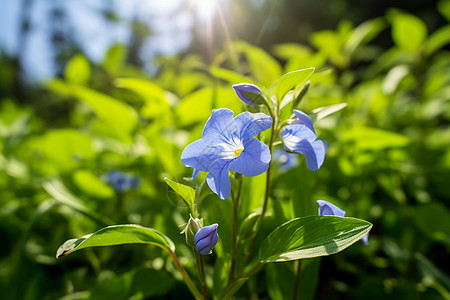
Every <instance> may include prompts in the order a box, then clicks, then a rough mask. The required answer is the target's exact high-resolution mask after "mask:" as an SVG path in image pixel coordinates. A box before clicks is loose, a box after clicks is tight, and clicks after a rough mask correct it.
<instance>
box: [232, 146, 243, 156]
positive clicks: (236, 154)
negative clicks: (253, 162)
mask: <svg viewBox="0 0 450 300" xmlns="http://www.w3.org/2000/svg"><path fill="white" fill-rule="evenodd" d="M242 151H244V148H239V149H236V150H234V154H233V158H236V157H238V156H239V155H241V153H242Z"/></svg>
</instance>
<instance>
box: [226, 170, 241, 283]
mask: <svg viewBox="0 0 450 300" xmlns="http://www.w3.org/2000/svg"><path fill="white" fill-rule="evenodd" d="M238 180H239V185H238V190H237V195H236V196H234V194H231V198H232V200H233V231H232V236H231V267H230V275H229V277H228V284H230V283H232V282H233V281H234V272H235V268H236V252H237V241H236V240H237V219H238V206H239V199H240V197H241V189H242V176H239V179H238Z"/></svg>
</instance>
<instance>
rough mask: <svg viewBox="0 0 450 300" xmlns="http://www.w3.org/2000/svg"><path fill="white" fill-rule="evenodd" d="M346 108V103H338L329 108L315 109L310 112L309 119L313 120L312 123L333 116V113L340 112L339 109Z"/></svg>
mask: <svg viewBox="0 0 450 300" xmlns="http://www.w3.org/2000/svg"><path fill="white" fill-rule="evenodd" d="M346 106H347V103H339V104H334V105H330V106H325V107H319V108H316V109H314V110H312V111H311V118H312V119H313V121H316V120H320V119H323V118H325V117H327V116H329V115H331V114H334V113H335V112H338V111H340V110H341V109H344V108H345V107H346Z"/></svg>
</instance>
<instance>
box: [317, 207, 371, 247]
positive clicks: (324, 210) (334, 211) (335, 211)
mask: <svg viewBox="0 0 450 300" xmlns="http://www.w3.org/2000/svg"><path fill="white" fill-rule="evenodd" d="M317 203H318V204H319V216H338V217H345V210H342V209H340V208H339V207H337V206H336V205H334V204H332V203H330V202H328V201H325V200H317ZM361 242H362V243H363V244H364V245H366V246H368V245H369V234H366V235H365V236H363V237H362V238H361Z"/></svg>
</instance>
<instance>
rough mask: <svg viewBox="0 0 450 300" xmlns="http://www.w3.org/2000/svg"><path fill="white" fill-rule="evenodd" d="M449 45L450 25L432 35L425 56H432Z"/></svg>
mask: <svg viewBox="0 0 450 300" xmlns="http://www.w3.org/2000/svg"><path fill="white" fill-rule="evenodd" d="M449 3H450V1H449ZM448 43H450V25H446V26H444V27H441V28H439V29H438V30H436V31H435V32H433V34H431V35H430V38H429V39H428V41H427V42H426V43H425V54H426V55H431V54H433V53H434V52H436V51H437V50H439V49H440V48H442V47H444V46H445V45H447V44H448Z"/></svg>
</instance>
